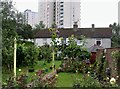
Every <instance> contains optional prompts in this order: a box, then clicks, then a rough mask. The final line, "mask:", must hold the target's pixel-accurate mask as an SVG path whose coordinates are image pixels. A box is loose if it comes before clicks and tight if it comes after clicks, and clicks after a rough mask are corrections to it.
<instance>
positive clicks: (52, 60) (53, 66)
mask: <svg viewBox="0 0 120 89" xmlns="http://www.w3.org/2000/svg"><path fill="white" fill-rule="evenodd" d="M54 60H55V51H54V49H53V60H52V61H53V72H54Z"/></svg>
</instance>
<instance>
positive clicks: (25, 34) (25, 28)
mask: <svg viewBox="0 0 120 89" xmlns="http://www.w3.org/2000/svg"><path fill="white" fill-rule="evenodd" d="M17 33H18V35H20V36H21V37H22V38H23V39H32V38H33V30H32V27H31V26H30V25H29V24H23V25H22V26H21V28H20V29H19V28H18V29H17Z"/></svg>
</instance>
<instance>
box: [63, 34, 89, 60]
mask: <svg viewBox="0 0 120 89" xmlns="http://www.w3.org/2000/svg"><path fill="white" fill-rule="evenodd" d="M63 55H64V57H65V56H68V57H69V58H71V59H79V60H81V61H82V60H85V59H89V57H90V53H89V52H88V51H87V49H85V48H83V45H82V46H79V45H77V43H76V40H75V37H74V35H72V36H71V37H69V42H68V46H67V47H66V48H65V49H64V50H63Z"/></svg>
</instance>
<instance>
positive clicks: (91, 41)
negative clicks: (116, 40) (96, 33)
mask: <svg viewBox="0 0 120 89" xmlns="http://www.w3.org/2000/svg"><path fill="white" fill-rule="evenodd" d="M96 40H101V41H102V42H101V43H102V45H101V46H102V47H103V48H110V47H111V39H110V38H102V39H97V38H87V39H86V42H87V43H86V47H87V48H90V47H91V46H93V45H94V44H95V43H96Z"/></svg>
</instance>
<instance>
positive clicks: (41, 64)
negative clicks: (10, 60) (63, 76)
mask: <svg viewBox="0 0 120 89" xmlns="http://www.w3.org/2000/svg"><path fill="white" fill-rule="evenodd" d="M54 64H55V65H56V68H59V66H60V64H61V61H55V62H54ZM50 66H52V62H50V63H47V62H46V65H44V61H37V63H36V65H35V66H34V69H35V71H34V72H31V73H30V72H28V67H21V68H17V70H16V72H17V76H19V75H21V74H27V75H28V76H29V78H28V82H30V81H31V80H32V79H33V78H35V74H36V72H37V71H38V70H42V69H48V71H47V72H46V73H44V74H47V73H49V72H51V71H52V70H51V69H50ZM19 69H21V72H19ZM4 70H6V71H3V73H2V82H6V80H7V79H8V78H9V77H12V76H13V72H8V70H7V68H5V69H4Z"/></svg>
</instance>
